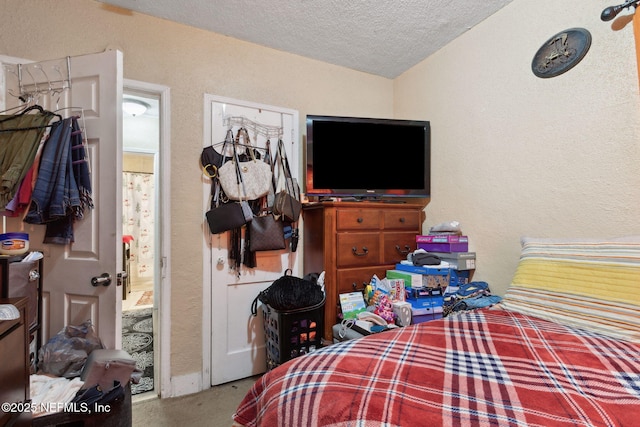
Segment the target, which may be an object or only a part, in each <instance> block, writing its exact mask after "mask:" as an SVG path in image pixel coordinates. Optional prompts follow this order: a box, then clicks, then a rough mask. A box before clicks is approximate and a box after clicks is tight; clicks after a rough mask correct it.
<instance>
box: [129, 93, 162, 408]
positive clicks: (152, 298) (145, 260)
mask: <svg viewBox="0 0 640 427" xmlns="http://www.w3.org/2000/svg"><path fill="white" fill-rule="evenodd" d="M122 98H123V103H122V134H123V149H122V245H123V250H122V252H123V260H122V262H123V271H124V272H125V273H126V274H125V275H124V276H125V277H124V279H123V286H122V292H123V295H122V348H123V349H124V350H126V351H127V352H128V353H129V354H130V355H131V356H132V357H133V358H134V359H135V360H136V366H137V368H138V369H139V370H140V371H141V372H142V377H141V378H140V380H139V382H138V383H137V384H132V385H131V393H132V395H134V396H135V395H138V396H144V395H157V394H158V392H157V388H156V386H157V381H156V378H158V376H157V375H156V372H157V369H156V366H158V363H157V360H159V358H158V348H159V345H158V341H159V337H160V335H159V334H158V326H157V325H158V320H157V315H156V314H157V311H156V303H155V302H156V301H158V298H157V297H158V295H157V293H158V292H159V291H160V278H159V275H160V274H159V272H160V268H159V264H160V263H159V261H158V260H159V259H160V258H161V257H160V255H159V254H160V238H161V236H160V234H159V233H160V224H159V221H158V219H159V217H160V216H159V204H158V203H159V190H160V184H159V183H160V179H159V173H158V171H159V160H160V131H161V130H160V108H159V107H160V95H158V94H153V93H146V92H142V91H136V90H135V89H133V88H128V87H126V86H125V88H124V91H123V97H122Z"/></svg>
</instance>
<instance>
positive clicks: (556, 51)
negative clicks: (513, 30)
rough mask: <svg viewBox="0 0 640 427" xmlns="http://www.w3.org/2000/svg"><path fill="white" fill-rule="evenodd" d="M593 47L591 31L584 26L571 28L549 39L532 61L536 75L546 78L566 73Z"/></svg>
mask: <svg viewBox="0 0 640 427" xmlns="http://www.w3.org/2000/svg"><path fill="white" fill-rule="evenodd" d="M589 47H591V33H589V31H587V30H586V29H584V28H570V29H568V30H564V31H562V32H560V33H558V34H556V35H555V36H553V37H551V38H550V39H549V40H547V41H546V42H545V43H544V44H543V45H542V47H540V49H538V52H536V54H535V56H534V57H533V61H532V62H531V70H532V71H533V74H535V75H536V76H538V77H540V78H543V79H546V78H549V77H555V76H558V75H560V74H562V73H565V72H567V71H569V70H570V69H572V68H573V67H575V66H576V65H577V64H578V62H580V61H581V60H582V58H584V56H585V55H586V54H587V52H588V51H589Z"/></svg>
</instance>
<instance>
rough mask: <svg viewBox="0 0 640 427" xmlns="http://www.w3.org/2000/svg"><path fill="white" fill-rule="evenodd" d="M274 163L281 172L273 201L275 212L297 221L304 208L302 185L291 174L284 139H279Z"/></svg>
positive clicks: (284, 217) (290, 220)
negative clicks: (301, 197) (301, 192)
mask: <svg viewBox="0 0 640 427" xmlns="http://www.w3.org/2000/svg"><path fill="white" fill-rule="evenodd" d="M274 164H275V165H276V167H278V168H279V173H278V182H277V184H276V196H275V199H274V202H273V213H274V214H275V215H277V216H282V218H283V219H284V220H285V221H289V222H296V221H298V218H299V217H300V211H301V210H302V203H301V202H300V187H299V186H298V182H297V180H296V179H295V178H293V177H292V176H291V169H290V168H289V160H288V159H287V154H286V152H285V150H284V143H283V142H282V140H278V150H277V152H276V159H275V161H274Z"/></svg>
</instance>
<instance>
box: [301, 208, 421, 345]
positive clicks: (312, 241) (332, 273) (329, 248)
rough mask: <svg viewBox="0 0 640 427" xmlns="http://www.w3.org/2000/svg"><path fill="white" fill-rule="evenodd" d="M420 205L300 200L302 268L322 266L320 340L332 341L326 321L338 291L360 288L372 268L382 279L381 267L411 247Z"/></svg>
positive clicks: (335, 309)
mask: <svg viewBox="0 0 640 427" xmlns="http://www.w3.org/2000/svg"><path fill="white" fill-rule="evenodd" d="M423 208H424V205H423V204H420V205H418V204H409V203H406V204H405V203H397V204H396V203H381V202H321V203H310V204H306V205H305V206H304V208H303V218H304V229H303V230H304V235H303V245H304V272H305V274H307V273H312V272H318V273H319V272H322V271H324V272H325V291H326V294H327V299H326V303H325V311H324V313H325V318H324V339H325V340H328V341H332V339H333V333H332V327H333V325H335V324H336V323H337V322H338V321H339V319H338V314H339V313H340V309H339V306H340V303H339V300H338V295H339V294H341V293H347V292H353V291H361V290H363V289H364V287H365V286H366V285H367V284H368V283H369V282H370V281H371V278H372V277H373V275H374V274H375V275H377V276H378V277H379V278H380V279H383V278H384V277H385V275H386V270H390V269H393V268H394V266H395V264H396V263H398V262H399V261H401V260H402V259H405V258H406V256H407V254H408V253H409V252H412V251H414V250H415V249H416V235H417V234H421V231H422V222H423V220H424V211H423Z"/></svg>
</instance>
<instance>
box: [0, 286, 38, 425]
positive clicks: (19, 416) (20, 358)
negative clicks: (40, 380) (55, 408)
mask: <svg viewBox="0 0 640 427" xmlns="http://www.w3.org/2000/svg"><path fill="white" fill-rule="evenodd" d="M0 304H13V305H14V306H15V307H16V308H17V309H18V311H19V312H20V318H19V319H15V320H0V402H2V403H3V404H7V403H8V404H14V405H13V406H10V408H9V411H4V410H3V411H2V412H0V425H2V426H4V425H11V426H29V425H31V412H30V411H24V412H21V410H22V409H23V408H24V405H23V404H24V403H26V402H28V401H30V400H31V395H30V392H29V371H30V364H29V348H28V345H27V337H28V335H29V328H28V325H27V319H28V318H29V317H28V312H27V298H0Z"/></svg>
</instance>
